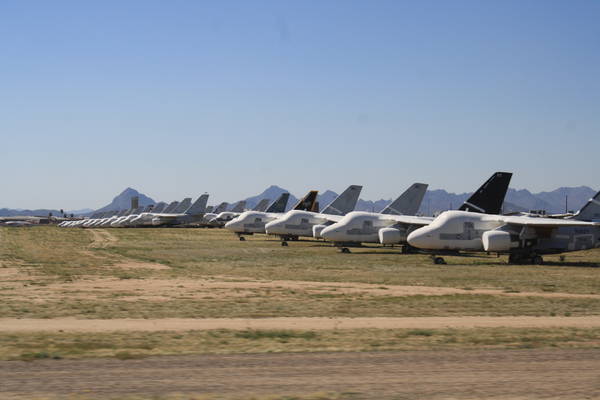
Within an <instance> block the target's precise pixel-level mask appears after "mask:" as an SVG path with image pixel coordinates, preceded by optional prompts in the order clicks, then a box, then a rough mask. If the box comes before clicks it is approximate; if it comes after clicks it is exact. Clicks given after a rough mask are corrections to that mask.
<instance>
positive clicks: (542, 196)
mask: <svg viewBox="0 0 600 400" xmlns="http://www.w3.org/2000/svg"><path fill="white" fill-rule="evenodd" d="M284 192H287V190H285V189H283V188H281V187H279V186H276V185H272V186H269V187H268V188H267V189H265V190H264V191H263V192H262V193H260V194H258V195H256V196H252V197H248V198H246V199H243V200H246V208H248V209H251V208H253V207H254V206H255V205H256V204H257V203H258V202H259V201H260V200H262V199H264V198H268V199H271V200H275V199H276V198H277V197H279V196H280V195H281V194H282V193H284ZM304 194H305V193H302V194H301V195H302V196H304ZM594 194H596V191H595V190H593V189H592V188H590V187H587V186H579V187H561V188H558V189H556V190H553V191H551V192H540V193H531V192H530V191H528V190H527V189H520V190H516V189H509V190H508V193H507V194H506V201H505V202H504V212H509V211H529V210H546V212H548V213H563V212H564V211H565V200H566V199H568V204H566V206H567V207H568V210H573V211H577V210H579V209H580V208H581V207H582V206H583V205H584V204H585V202H586V201H587V200H588V199H590V198H591V197H593V196H594ZM337 195H338V194H337V193H335V192H333V191H331V190H326V191H324V192H323V193H322V194H319V196H318V197H317V200H318V201H319V205H320V209H323V208H325V206H327V205H328V204H329V203H331V202H332V201H333V200H334V199H335V198H336V197H337ZM398 195H400V193H398ZM470 195H471V193H462V194H455V193H449V192H447V191H445V190H443V189H436V190H428V191H427V193H426V194H425V198H424V199H423V203H422V204H421V208H420V210H419V213H420V214H423V215H432V214H435V213H438V212H441V211H445V210H448V209H454V208H457V207H459V206H460V205H461V204H462V203H463V202H464V201H465V200H466V199H467V198H468V197H469V196H470ZM133 196H138V197H139V205H140V206H147V205H149V204H156V201H154V200H153V199H152V198H150V197H148V196H146V195H145V194H143V193H140V192H138V191H137V190H135V189H132V188H127V189H125V190H124V191H123V192H121V193H120V194H118V195H117V196H116V197H115V198H114V199H113V200H112V201H111V203H110V204H108V205H106V206H104V207H102V208H99V209H98V210H96V211H108V210H123V209H129V207H130V204H131V197H133ZM391 201H392V199H389V200H385V199H380V200H376V201H372V200H363V199H360V200H359V201H358V204H357V206H356V210H358V211H374V212H378V211H381V210H382V209H383V208H384V207H385V206H387V205H388V204H389V203H390V202H391ZM297 202H298V198H297V197H296V196H294V195H291V194H290V199H289V201H288V207H287V209H288V210H289V209H291V208H292V207H293V206H294V205H295V204H296V203H297ZM235 203H237V202H236V201H234V202H231V205H230V208H232V207H233V206H234V205H235ZM92 212H94V211H93V210H91V209H89V208H88V209H83V210H75V211H67V214H71V213H73V214H76V215H89V214H91V213H92ZM49 213H52V215H55V216H59V215H60V210H47V209H38V210H23V209H7V208H2V209H0V216H15V215H37V216H47V215H48V214H49Z"/></svg>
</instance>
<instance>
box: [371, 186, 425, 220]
mask: <svg viewBox="0 0 600 400" xmlns="http://www.w3.org/2000/svg"><path fill="white" fill-rule="evenodd" d="M427 186H428V185H427V184H426V183H413V184H412V186H411V187H409V188H408V189H406V191H405V192H404V193H402V194H401V195H400V196H398V198H397V199H396V200H394V201H393V202H392V203H390V204H388V206H387V207H385V208H384V209H383V210H381V214H394V215H415V214H416V213H417V211H419V207H421V202H422V201H423V197H425V192H426V191H427Z"/></svg>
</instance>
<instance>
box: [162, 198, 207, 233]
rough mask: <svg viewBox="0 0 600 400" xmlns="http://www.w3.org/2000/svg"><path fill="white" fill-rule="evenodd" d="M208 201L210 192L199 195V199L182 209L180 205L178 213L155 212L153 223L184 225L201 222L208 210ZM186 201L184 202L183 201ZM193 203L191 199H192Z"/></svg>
mask: <svg viewBox="0 0 600 400" xmlns="http://www.w3.org/2000/svg"><path fill="white" fill-rule="evenodd" d="M207 202H208V194H203V195H202V196H200V197H198V199H197V200H196V201H195V202H194V204H191V205H190V206H189V207H187V208H186V209H184V210H183V211H180V210H181V207H178V208H177V209H176V211H179V212H177V213H173V214H166V213H161V214H154V218H152V225H154V226H164V225H169V226H173V225H183V224H190V223H195V222H199V221H201V220H202V218H203V216H204V211H205V210H206V203H207ZM182 203H184V202H182ZM190 203H191V199H190Z"/></svg>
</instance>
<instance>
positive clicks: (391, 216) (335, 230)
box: [320, 183, 433, 248]
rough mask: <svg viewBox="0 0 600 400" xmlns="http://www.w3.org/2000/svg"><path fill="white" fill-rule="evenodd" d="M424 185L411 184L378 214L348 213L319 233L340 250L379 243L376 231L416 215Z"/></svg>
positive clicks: (424, 189)
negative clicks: (363, 244)
mask: <svg viewBox="0 0 600 400" xmlns="http://www.w3.org/2000/svg"><path fill="white" fill-rule="evenodd" d="M427 186H428V185H427V184H425V183H414V184H412V185H411V186H410V187H409V188H408V189H406V191H405V192H404V193H402V194H401V195H400V196H398V198H397V199H396V200H394V201H393V202H392V203H390V204H389V205H388V206H387V207H386V208H384V209H383V210H382V211H381V212H379V213H372V212H365V211H352V212H351V213H348V214H347V215H346V216H345V217H344V218H342V219H341V220H340V221H339V222H336V223H334V224H331V225H328V226H326V227H325V228H324V229H323V230H321V232H320V236H321V237H322V238H323V239H325V240H328V241H330V242H334V244H335V245H336V246H338V247H343V248H345V247H349V246H356V245H360V244H361V243H379V230H380V229H382V228H388V227H393V226H394V225H396V224H398V223H399V222H400V221H402V218H397V217H398V216H412V215H415V214H417V212H418V211H419V207H420V206H421V202H422V201H423V197H424V196H425V192H426V191H427ZM405 220H406V219H405ZM427 220H433V218H431V219H424V221H427Z"/></svg>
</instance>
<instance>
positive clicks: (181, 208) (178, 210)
mask: <svg viewBox="0 0 600 400" xmlns="http://www.w3.org/2000/svg"><path fill="white" fill-rule="evenodd" d="M191 206H192V198H191V197H186V198H185V199H183V201H182V202H181V203H179V205H178V206H177V207H175V209H174V210H173V214H183V213H185V212H186V211H187V210H188V209H189V208H190V207H191Z"/></svg>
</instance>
